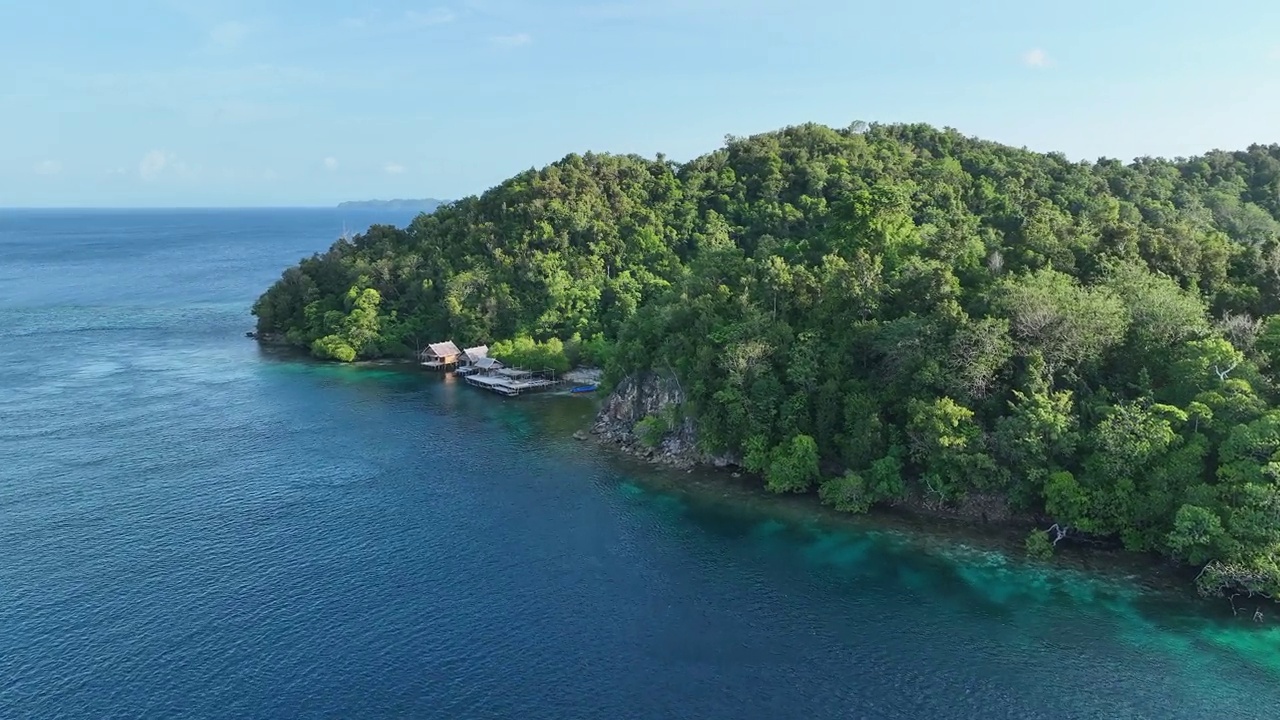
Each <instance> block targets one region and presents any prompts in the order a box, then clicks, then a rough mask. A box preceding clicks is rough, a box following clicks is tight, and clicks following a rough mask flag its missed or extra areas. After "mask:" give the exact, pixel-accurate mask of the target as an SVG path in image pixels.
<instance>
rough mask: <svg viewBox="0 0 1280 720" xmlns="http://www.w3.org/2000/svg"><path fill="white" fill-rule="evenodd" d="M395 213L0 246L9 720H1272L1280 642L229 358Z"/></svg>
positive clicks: (351, 379)
mask: <svg viewBox="0 0 1280 720" xmlns="http://www.w3.org/2000/svg"><path fill="white" fill-rule="evenodd" d="M406 219H407V218H404V217H395V216H390V217H377V216H371V215H367V214H366V215H358V214H355V213H347V214H345V215H340V214H338V213H337V212H336V211H242V212H233V211H220V212H212V211H209V212H176V211H175V212H147V213H123V212H121V213H105V214H103V213H96V214H95V213H34V212H30V213H25V212H24V213H7V214H5V215H3V216H0V300H2V302H0V330H2V331H3V335H4V338H5V341H4V342H3V343H0V369H3V372H2V373H0V418H2V419H3V422H0V628H3V633H0V717H3V718H6V719H8V718H50V717H72V718H116V717H119V718H133V717H147V718H169V717H173V718H339V717H342V718H351V717H359V718H392V717H394V718H401V717H414V718H472V717H477V718H531V719H536V718H595V717H600V718H684V717H689V718H713V719H715V718H726V719H727V718H777V717H802V718H849V717H852V718H915V719H919V718H957V717H960V718H969V717H972V718H1054V719H1061V718H1160V719H1166V718H1168V719H1174V718H1223V717H1230V718H1273V717H1276V715H1277V709H1278V708H1280V630H1276V629H1267V628H1264V629H1261V630H1259V629H1258V628H1256V627H1255V626H1253V625H1252V624H1251V623H1247V622H1244V621H1235V620H1233V619H1231V618H1230V616H1229V614H1228V615H1227V616H1225V617H1223V616H1221V613H1217V614H1214V613H1213V612H1210V613H1209V614H1208V615H1206V609H1205V608H1204V607H1202V606H1197V605H1196V604H1194V603H1190V602H1188V601H1187V600H1186V599H1185V598H1182V597H1179V596H1174V595H1161V594H1158V593H1153V592H1152V591H1149V590H1144V589H1142V588H1141V586H1139V585H1138V584H1136V582H1134V581H1133V580H1130V579H1127V578H1125V577H1123V576H1122V575H1118V574H1117V575H1110V576H1097V575H1093V574H1087V573H1083V572H1080V571H1077V570H1070V569H1059V568H1046V567H1041V566H1035V565H1029V564H1026V563H1025V562H1023V561H1022V560H1021V559H1020V558H1018V557H1016V556H1012V557H1008V556H1005V555H1004V554H1002V553H1000V552H998V551H996V550H993V549H992V548H991V547H987V546H983V545H981V544H978V543H973V542H970V543H967V544H965V543H960V542H958V541H957V540H956V539H955V538H948V537H945V536H939V537H929V536H920V535H916V534H910V533H905V534H904V533H900V532H897V531H894V530H891V529H889V528H887V527H886V526H883V525H859V524H856V523H850V522H841V521H831V520H829V519H825V518H824V517H815V516H814V515H813V514H812V513H806V512H805V511H804V509H803V507H799V508H798V507H797V506H796V505H795V504H794V503H770V502H765V501H763V500H761V499H760V498H759V497H757V496H755V495H754V494H751V493H745V492H742V491H739V490H737V489H735V488H733V487H732V486H730V485H728V484H725V483H723V482H718V481H715V480H714V479H708V478H705V477H702V476H701V475H700V474H697V473H695V474H693V475H685V474H669V473H659V472H656V471H651V470H648V469H646V468H642V467H639V466H636V465H634V464H631V463H629V462H627V461H625V460H622V459H620V458H617V457H615V456H613V455H611V454H610V453H608V452H606V451H604V450H602V449H601V448H598V447H596V446H594V445H593V444H590V443H580V442H577V441H575V440H573V439H572V438H571V437H570V434H571V433H572V431H573V430H575V429H577V428H579V427H581V426H582V425H583V424H585V422H586V421H587V419H588V418H589V417H590V416H591V414H592V410H593V408H592V400H591V399H589V398H581V397H567V396H562V397H553V396H541V397H527V398H517V399H504V398H499V397H496V396H491V395H487V394H483V393H480V392H478V391H476V390H474V389H473V388H469V387H466V386H465V385H461V384H459V383H456V382H451V381H447V380H442V379H441V378H440V377H438V376H428V375H424V374H422V373H418V372H416V371H412V370H410V371H404V370H401V369H396V368H389V367H364V368H359V367H334V366H326V365H318V364H314V363H311V362H308V361H306V360H305V359H299V358H297V357H295V356H291V355H288V354H281V353H276V352H271V351H265V350H262V349H260V348H258V347H257V346H256V345H255V344H254V343H252V342H250V341H248V340H246V339H245V338H244V337H243V333H244V331H245V330H247V329H249V328H250V327H251V318H250V317H249V316H248V315H247V308H248V306H249V304H250V303H251V302H252V301H253V299H254V297H255V296H256V294H257V293H258V292H259V291H260V290H261V289H262V288H263V287H265V285H266V284H267V283H269V282H270V281H271V280H272V279H273V278H274V277H276V276H278V274H279V272H280V270H281V269H282V268H283V267H284V266H285V265H286V264H288V263H291V262H293V261H296V260H297V259H298V258H299V257H301V256H302V255H304V254H308V253H310V252H311V251H314V250H316V249H320V248H322V247H323V246H324V245H326V244H327V242H328V241H329V239H330V238H332V237H334V236H335V235H336V234H337V233H338V232H339V231H340V230H341V226H342V223H343V222H346V223H347V225H348V226H350V227H359V226H363V225H367V224H368V223H369V222H371V221H373V220H379V221H393V222H404V220H406ZM1210 610H1214V608H1210ZM1274 615H1275V614H1274V613H1270V612H1269V617H1271V616H1274ZM1276 619H1280V616H1276ZM1277 627H1278V628H1280V625H1277Z"/></svg>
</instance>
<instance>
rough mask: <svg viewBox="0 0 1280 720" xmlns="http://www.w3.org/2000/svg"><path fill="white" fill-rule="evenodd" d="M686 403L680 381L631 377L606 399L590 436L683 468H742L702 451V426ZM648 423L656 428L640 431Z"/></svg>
mask: <svg viewBox="0 0 1280 720" xmlns="http://www.w3.org/2000/svg"><path fill="white" fill-rule="evenodd" d="M684 402H685V396H684V391H683V390H682V389H681V387H680V382H679V380H677V379H675V378H674V377H672V376H670V375H660V374H657V373H645V374H643V375H638V376H632V377H627V378H625V379H624V380H623V381H622V382H620V383H618V386H617V387H616V388H614V389H613V392H612V393H610V395H609V397H608V398H607V399H606V400H605V402H604V407H602V408H601V409H600V413H599V415H597V416H596V423H595V425H594V427H592V428H591V432H592V434H594V435H595V436H596V437H597V438H599V439H600V440H601V441H603V442H607V443H611V444H614V445H617V446H618V447H619V448H621V449H622V450H623V451H625V452H627V453H630V454H632V455H635V456H637V457H641V458H645V459H647V460H649V461H650V462H654V463H661V464H664V465H671V466H674V467H679V468H689V467H693V466H694V465H698V464H704V465H712V466H715V467H728V466H731V465H737V464H738V459H737V458H735V457H732V456H728V455H726V456H714V455H709V454H707V453H705V452H703V451H702V450H701V449H699V447H698V432H697V427H696V426H695V425H694V422H693V418H691V417H688V416H687V415H686V413H684V412H683V405H684ZM646 420H647V422H649V423H650V424H651V425H652V427H650V428H647V429H646V428H640V427H638V426H639V425H641V422H642V421H646ZM642 434H643V435H644V438H642ZM644 440H648V442H645V441H644Z"/></svg>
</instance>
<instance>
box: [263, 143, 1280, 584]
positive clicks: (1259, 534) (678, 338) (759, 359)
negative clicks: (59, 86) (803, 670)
mask: <svg viewBox="0 0 1280 720" xmlns="http://www.w3.org/2000/svg"><path fill="white" fill-rule="evenodd" d="M253 312H254V314H255V315H256V316H257V330H258V333H257V334H258V336H259V337H260V338H263V339H274V340H277V341H280V342H286V343H288V344H291V345H295V346H298V347H300V348H306V349H307V350H309V351H310V352H311V353H313V354H314V355H316V356H317V357H319V358H323V359H330V360H335V361H341V362H351V361H355V360H360V359H372V358H380V357H408V356H412V355H414V354H415V353H417V352H418V351H419V350H420V349H421V348H423V347H424V346H425V345H426V344H427V343H429V342H437V341H439V340H442V339H451V340H454V341H456V342H458V343H459V345H462V344H480V343H487V344H490V345H491V346H492V352H493V354H495V355H497V356H498V357H499V358H500V359H504V360H507V361H509V362H512V363H516V364H522V365H526V366H537V367H552V368H557V369H560V370H563V369H567V368H568V367H569V366H571V365H576V364H584V365H596V366H600V367H603V368H605V370H606V378H607V381H608V382H613V383H617V382H619V381H621V380H622V379H623V378H626V377H629V376H638V375H642V374H645V373H657V374H662V375H665V376H671V377H674V378H676V379H677V380H678V381H679V384H680V387H681V388H682V389H683V392H684V395H685V401H684V402H683V404H682V405H681V406H680V408H679V409H680V412H681V413H682V414H683V416H684V417H685V418H689V419H691V420H692V421H693V423H694V424H695V425H696V428H697V436H698V442H699V443H700V444H701V446H703V447H704V448H705V450H706V451H707V452H715V453H727V454H730V455H732V456H734V457H736V458H739V459H740V464H741V466H742V468H743V469H744V470H745V471H747V472H749V473H750V474H751V475H752V476H753V477H759V478H760V482H761V483H762V484H763V485H764V487H766V488H768V490H770V491H772V492H777V493H814V494H816V496H817V497H819V498H820V499H821V501H822V502H824V503H826V504H828V505H831V506H833V507H834V508H836V509H838V510H842V511H848V512H853V513H861V512H866V511H868V510H870V509H871V508H874V507H877V506H894V505H900V504H915V505H918V506H924V507H931V508H951V509H956V508H970V509H980V510H981V511H982V512H983V513H989V514H992V515H995V516H1002V517H1008V518H1025V519H1026V531H1027V532H1028V533H1029V534H1028V536H1027V540H1026V547H1027V551H1028V552H1029V553H1031V554H1032V555H1035V556H1042V557H1043V556H1048V555H1051V554H1052V553H1053V552H1054V551H1055V548H1061V547H1063V544H1064V543H1067V544H1070V543H1076V542H1090V543H1103V544H1109V545H1111V546H1114V547H1123V548H1125V549H1128V550H1131V551H1135V552H1142V553H1149V554H1151V555H1153V556H1160V557H1163V558H1165V559H1167V560H1168V561H1171V562H1174V563H1177V564H1179V565H1185V566H1186V567H1187V568H1188V570H1187V572H1188V575H1193V576H1195V582H1196V583H1197V585H1198V587H1199V589H1200V590H1201V592H1203V593H1205V594H1210V595H1216V594H1222V595H1227V596H1231V595H1237V594H1249V595H1257V596H1269V597H1280V404H1278V403H1280V145H1269V146H1262V145H1255V146H1252V147H1249V148H1247V149H1244V150H1238V151H1233V152H1228V151H1212V152H1208V153H1206V154H1204V155H1202V156H1199V157H1192V158H1177V159H1157V158H1139V159H1137V160H1134V161H1133V162H1122V161H1119V160H1109V159H1100V160H1097V161H1088V162H1079V161H1073V160H1071V159H1068V158H1067V157H1065V156H1063V155H1060V154H1055V153H1048V154H1044V153H1038V152H1032V151H1029V150H1026V149H1019V148H1015V147H1009V146H1005V145H1001V144H998V143H996V142H990V141H985V140H980V139H976V138H972V137H967V136H965V135H962V134H961V133H959V132H956V131H954V130H950V129H938V128H935V127H931V126H927V125H919V124H899V125H882V124H870V125H868V124H864V123H855V124H853V125H851V126H850V127H848V128H843V129H832V128H828V127H825V126H820V125H802V126H796V127H789V128H785V129H783V130H780V131H777V132H770V133H765V134H760V135H755V136H751V137H729V138H727V139H726V142H725V144H724V146H723V147H721V148H720V149H718V150H715V151H714V152H710V153H709V154H706V155H704V156H702V157H698V158H696V159H693V160H691V161H688V162H684V163H681V162H675V161H672V160H669V159H667V158H666V157H664V156H661V155H659V156H657V157H655V158H645V157H640V156H636V155H613V154H596V153H587V154H582V155H578V154H574V155H569V156H568V157H565V158H563V159H561V160H559V161H557V162H554V163H552V164H550V165H548V166H547V167H544V168H542V169H530V170H528V171H526V172H522V173H520V174H518V175H516V176H514V177H512V178H511V179H509V180H507V181H506V182H503V183H502V184H500V185H498V186H496V187H494V188H492V189H490V190H489V191H487V192H485V193H483V194H482V195H479V196H475V197H468V198H465V199H462V200H458V201H456V202H451V203H448V204H445V205H444V206H442V207H440V208H439V209H438V210H436V211H435V212H433V213H430V214H423V215H420V216H418V217H417V218H416V219H415V220H414V221H413V222H412V223H411V224H409V225H408V226H407V227H404V228H398V227H391V226H381V225H375V226H373V227H370V228H368V230H367V231H365V232H364V233H363V234H360V235H357V236H354V237H344V238H342V239H340V240H338V241H337V242H336V243H335V244H334V245H333V246H332V247H331V248H330V249H329V250H328V251H327V252H325V253H322V254H318V255H316V256H314V257H310V258H307V259H304V260H302V261H301V262H300V263H299V264H298V265H297V266H295V267H292V268H289V269H288V270H286V271H285V272H284V274H283V276H282V277H281V278H280V280H279V281H277V282H276V283H275V285H274V286H273V287H271V288H270V289H269V290H268V291H267V292H266V293H265V294H264V295H262V297H261V298H260V299H259V300H258V301H257V303H256V304H255V306H254V310H253ZM670 423H671V419H669V418H667V419H663V418H653V419H651V421H648V420H647V421H646V427H645V428H643V430H644V435H645V436H646V437H649V436H655V437H656V438H660V437H661V435H662V433H663V432H664V431H665V430H666V428H667V427H669V426H670Z"/></svg>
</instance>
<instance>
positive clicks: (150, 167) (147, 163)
mask: <svg viewBox="0 0 1280 720" xmlns="http://www.w3.org/2000/svg"><path fill="white" fill-rule="evenodd" d="M199 174H200V166H199V165H195V166H191V165H188V164H187V163H186V162H185V161H182V160H179V159H178V158H177V156H175V155H173V154H172V153H166V152H164V151H162V150H152V151H151V152H149V153H147V154H146V155H143V156H142V160H140V161H139V162H138V177H141V178H142V179H143V180H146V181H148V182H150V181H152V180H156V179H158V178H160V177H161V176H163V175H172V176H175V177H180V178H193V177H196V176H197V175H199Z"/></svg>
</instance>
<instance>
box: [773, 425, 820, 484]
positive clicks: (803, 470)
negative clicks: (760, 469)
mask: <svg viewBox="0 0 1280 720" xmlns="http://www.w3.org/2000/svg"><path fill="white" fill-rule="evenodd" d="M818 475H819V471H818V443H817V442H816V441H815V440H814V439H813V438H812V437H810V436H808V435H796V436H795V437H793V438H791V440H790V441H789V442H784V443H782V444H780V445H778V446H777V447H775V448H774V449H773V458H772V461H771V462H770V463H769V468H768V470H766V471H765V474H764V479H765V485H766V486H767V487H768V489H769V490H770V491H771V492H776V493H784V492H804V491H805V490H808V489H809V488H810V487H811V486H812V485H813V481H814V480H817V479H818Z"/></svg>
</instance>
